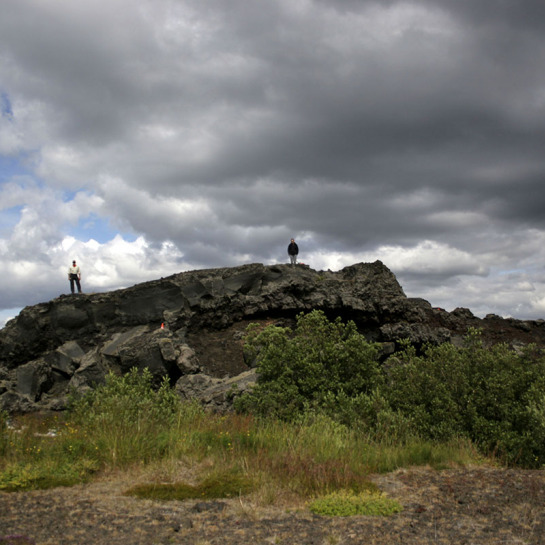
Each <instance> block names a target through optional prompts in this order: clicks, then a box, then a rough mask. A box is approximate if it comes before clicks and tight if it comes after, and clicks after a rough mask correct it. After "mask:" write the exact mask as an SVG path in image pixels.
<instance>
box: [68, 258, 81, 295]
mask: <svg viewBox="0 0 545 545" xmlns="http://www.w3.org/2000/svg"><path fill="white" fill-rule="evenodd" d="M68 280H70V291H71V292H72V293H74V284H76V286H77V288H78V293H81V283H80V280H81V270H80V268H79V265H78V264H77V263H76V262H75V261H72V266H71V267H68Z"/></svg>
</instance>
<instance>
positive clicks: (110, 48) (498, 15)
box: [0, 0, 545, 326]
mask: <svg viewBox="0 0 545 545" xmlns="http://www.w3.org/2000/svg"><path fill="white" fill-rule="evenodd" d="M544 66H545V2H543V0H457V1H456V2H454V1H452V0H449V1H447V0H412V1H399V0H381V1H372V0H267V1H263V0H78V1H77V2H68V1H63V0H2V16H1V17H0V276H1V278H2V281H1V283H0V326H2V325H3V324H4V323H5V321H6V320H7V319H8V318H11V317H13V316H15V315H16V314H17V313H18V312H19V311H20V310H21V309H22V308H23V307H25V306H27V305H33V304H37V303H40V302H44V301H48V300H50V299H52V298H54V297H57V296H58V295H60V294H63V293H68V292H69V285H68V280H67V268H68V266H69V265H70V262H71V261H72V259H76V260H77V261H78V264H79V265H80V266H81V270H82V287H83V289H84V291H85V292H86V293H94V292H101V291H107V290H112V289H117V288H120V287H127V286H131V285H134V284H136V283H138V282H143V281H146V280H151V279H156V278H160V277H163V276H168V275H171V274H174V273H177V272H182V271H187V270H195V269H202V268H215V267H231V266H237V265H242V264H246V263H264V264H274V263H288V262H289V259H288V256H287V250H286V249H287V245H288V243H289V240H290V238H292V237H293V238H295V240H296V242H297V243H298V245H299V248H300V254H299V260H300V261H301V262H303V263H305V264H308V265H309V266H310V267H311V268H313V269H316V270H327V269H330V270H339V269H341V268H343V267H345V266H347V265H352V264H354V263H359V262H373V261H375V260H377V259H378V260H381V261H382V262H383V263H384V264H385V265H386V266H387V267H388V268H389V269H390V270H391V271H392V272H393V273H394V274H395V275H396V277H397V279H398V281H399V283H400V284H401V286H402V287H403V289H404V291H405V293H406V294H407V295H408V296H409V297H422V298H424V299H426V300H428V301H429V302H430V303H431V304H432V305H433V306H439V307H442V308H445V309H446V310H449V311H450V310H453V309H454V308H457V307H465V308H469V309H471V311H472V312H473V313H474V314H476V315H477V316H485V315H486V314H490V313H493V314H498V315H500V316H513V317H515V318H520V319H539V318H545V273H544V266H545V183H544V182H545V153H544V150H545V70H544Z"/></svg>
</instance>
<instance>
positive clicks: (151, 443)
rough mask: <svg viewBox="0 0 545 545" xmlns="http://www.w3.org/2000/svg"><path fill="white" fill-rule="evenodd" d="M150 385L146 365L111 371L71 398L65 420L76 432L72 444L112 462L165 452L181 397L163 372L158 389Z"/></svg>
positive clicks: (80, 450)
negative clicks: (101, 381) (98, 383)
mask: <svg viewBox="0 0 545 545" xmlns="http://www.w3.org/2000/svg"><path fill="white" fill-rule="evenodd" d="M152 385H153V377H152V374H151V373H150V371H149V370H148V369H144V371H143V372H142V373H140V372H139V371H138V370H137V369H132V370H131V371H130V372H129V373H127V374H126V375H124V376H117V375H114V374H113V373H109V374H108V375H107V376H106V381H105V384H103V385H101V386H99V387H98V388H96V389H95V390H92V391H90V392H88V393H87V394H86V395H84V396H83V397H81V398H79V399H74V400H73V402H72V405H71V408H70V411H69V421H70V424H71V425H72V426H73V427H74V428H75V429H76V430H77V432H75V433H74V436H73V438H72V441H71V442H70V444H69V447H70V449H72V450H73V449H76V448H77V449H78V454H80V455H85V454H88V453H92V455H93V456H96V457H99V458H100V459H101V460H102V461H104V462H107V463H109V464H113V465H126V464H128V463H131V462H133V461H136V460H138V461H149V460H151V459H153V458H155V457H158V456H161V455H162V454H164V453H165V452H166V451H167V450H168V449H169V448H170V446H171V445H172V444H173V438H172V436H171V433H170V432H171V430H172V429H173V427H174V424H175V422H176V419H177V418H179V417H180V415H181V412H182V411H181V402H180V400H179V398H178V397H177V395H176V393H175V392H174V391H173V390H172V388H171V387H170V385H169V382H168V379H167V378H166V377H165V379H164V380H163V382H162V384H161V386H160V387H159V389H158V390H155V389H154V388H153V386H152Z"/></svg>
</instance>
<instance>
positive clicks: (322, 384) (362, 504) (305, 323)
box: [0, 312, 545, 515]
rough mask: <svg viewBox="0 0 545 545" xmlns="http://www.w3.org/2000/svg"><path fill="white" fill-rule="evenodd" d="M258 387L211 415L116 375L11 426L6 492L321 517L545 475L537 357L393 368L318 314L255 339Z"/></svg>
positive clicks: (508, 355) (3, 428) (504, 352)
mask: <svg viewBox="0 0 545 545" xmlns="http://www.w3.org/2000/svg"><path fill="white" fill-rule="evenodd" d="M245 349H246V350H247V351H248V353H249V355H250V356H251V357H254V358H255V359H256V362H257V365H258V367H259V371H260V375H259V376H260V379H259V383H258V384H257V387H256V388H255V389H254V391H253V392H251V393H248V394H244V395H242V396H240V397H238V398H237V401H236V407H237V412H236V413H232V414H228V415H218V414H206V413H205V412H204V411H203V409H202V408H201V407H200V405H199V404H198V403H183V402H181V401H180V400H179V398H178V397H177V396H176V395H175V393H174V392H173V391H172V389H171V388H170V387H169V385H168V382H167V381H166V380H165V382H163V384H162V385H161V386H160V388H158V389H154V388H153V387H152V378H151V374H150V373H149V372H148V371H145V372H143V373H138V372H137V371H136V370H133V371H131V372H130V373H128V374H127V375H125V376H122V377H120V376H116V375H114V374H110V375H108V376H107V378H106V382H105V384H104V385H102V386H100V387H98V388H97V389H96V390H94V391H91V392H89V393H87V394H86V395H84V396H82V397H80V398H75V399H73V400H72V403H71V406H70V409H69V410H68V411H67V412H66V413H64V414H63V415H62V419H59V418H51V417H49V418H47V419H45V420H44V419H43V418H42V419H39V418H37V417H36V415H34V416H30V415H29V416H27V417H22V418H19V419H17V420H16V421H15V422H14V423H10V425H8V418H7V415H6V414H4V413H0V490H3V491H12V490H26V489H32V488H45V487H51V486H70V485H73V484H75V483H81V482H85V481H87V480H89V479H92V478H96V477H95V476H96V475H97V474H98V475H105V474H110V473H111V472H125V471H130V472H131V475H133V476H134V477H133V478H132V480H133V483H134V485H133V486H132V488H130V489H129V490H127V491H126V493H128V494H132V495H135V496H137V497H148V498H155V499H185V498H204V499H209V498H224V497H233V496H239V495H249V496H250V497H251V498H252V501H254V502H255V503H256V504H261V505H266V504H281V503H283V502H285V503H291V504H293V503H295V504H300V503H302V502H309V503H308V505H309V508H311V509H312V510H313V511H314V512H316V513H321V514H325V515H348V514H356V513H357V514H362V513H367V514H388V513H393V512H396V509H398V508H399V506H397V504H395V502H393V501H392V500H390V499H389V498H387V497H386V496H383V495H381V494H380V493H379V491H377V490H376V489H375V488H374V487H373V485H372V484H371V483H370V481H369V480H368V475H369V474H370V473H374V472H386V471H392V470H395V469H397V468H401V467H409V466H419V465H429V466H432V467H435V468H443V467H451V466H453V465H457V464H467V463H477V462H479V461H480V460H482V459H483V457H484V456H493V457H494V458H495V459H496V460H500V461H501V462H506V463H508V464H512V465H515V464H518V465H521V466H523V467H542V466H543V465H544V464H545V359H544V357H543V355H542V354H541V352H540V351H538V350H536V349H535V348H533V347H529V348H528V349H527V350H525V351H524V352H522V353H515V352H513V351H511V350H508V348H507V347H506V346H497V347H494V348H491V349H485V348H484V347H483V346H482V343H481V341H480V339H479V334H478V332H476V331H472V332H470V335H468V338H467V342H466V345H465V346H464V347H463V348H456V347H454V346H451V345H442V346H437V347H427V348H426V349H425V350H424V351H423V353H417V352H416V351H415V350H414V349H413V348H411V347H410V346H408V345H406V346H405V347H404V350H403V351H402V352H399V353H397V354H396V356H395V357H392V358H390V359H389V360H387V361H386V362H381V361H380V359H379V347H378V345H376V344H373V343H368V342H367V341H366V340H365V339H364V338H363V337H362V336H361V335H360V334H359V333H358V332H357V330H356V327H355V326H354V324H353V323H351V322H349V323H348V324H343V323H341V321H340V320H336V321H334V322H330V321H328V320H327V319H326V317H325V316H324V315H323V314H322V313H320V312H311V313H310V314H307V315H300V316H299V317H298V321H297V327H296V329H295V331H291V330H289V329H285V328H279V327H274V326H269V327H267V328H264V329H261V330H260V329H259V328H257V327H256V326H252V327H251V328H250V330H249V332H248V336H247V339H246V347H245Z"/></svg>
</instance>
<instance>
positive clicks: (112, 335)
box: [0, 261, 545, 412]
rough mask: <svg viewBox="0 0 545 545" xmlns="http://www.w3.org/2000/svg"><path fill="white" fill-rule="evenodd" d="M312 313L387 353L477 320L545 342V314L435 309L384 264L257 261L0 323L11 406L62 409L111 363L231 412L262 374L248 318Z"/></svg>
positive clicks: (59, 304) (0, 393)
mask: <svg viewBox="0 0 545 545" xmlns="http://www.w3.org/2000/svg"><path fill="white" fill-rule="evenodd" d="M313 309H320V310H323V311H324V312H325V313H326V314H327V315H328V316H329V317H330V318H334V317H336V316H340V317H341V318H342V319H343V320H349V319H350V320H354V322H355V323H356V325H357V327H358V329H359V331H360V332H361V333H362V334H364V335H365V336H366V337H367V338H368V339H369V340H371V341H376V342H380V343H382V345H383V350H382V352H383V355H384V357H387V356H388V355H390V354H392V353H394V352H395V351H396V349H397V348H398V347H399V341H400V340H402V339H407V338H408V339H409V340H410V341H411V343H413V344H414V345H416V346H417V347H420V346H422V345H423V344H425V343H441V342H452V343H455V344H457V343H460V342H462V339H463V336H464V335H465V334H466V333H467V330H468V328H469V327H476V328H480V329H482V331H483V339H484V340H485V342H486V343H489V344H493V343H497V342H507V343H509V344H510V345H511V346H513V347H518V346H521V345H525V344H528V343H535V344H537V345H538V346H540V347H545V321H543V320H537V321H522V320H515V319H503V318H501V317H499V316H495V315H489V316H487V317H485V318H484V319H480V318H478V317H476V316H474V315H473V314H472V313H471V311H470V310H468V309H464V308H458V309H455V310H453V311H452V312H446V311H445V310H443V309H438V308H432V306H431V305H430V303H428V302H427V301H425V300H423V299H416V298H409V297H407V296H406V295H405V293H404V292H403V289H402V288H401V286H400V285H399V283H398V281H397V279H396V278H395V276H394V274H393V273H392V272H391V271H390V270H389V269H388V268H387V267H386V266H385V265H384V264H383V263H381V262H380V261H376V262H374V263H359V264H356V265H352V266H349V267H345V268H344V269H342V270H340V271H338V272H331V271H315V270H312V269H310V268H309V267H307V266H304V265H298V266H296V267H292V266H289V265H269V266H265V265H262V264H249V265H243V266H240V267H232V268H218V269H207V270H198V271H190V272H183V273H179V274H175V275H172V276H169V277H167V278H161V279H159V280H154V281H150V282H145V283H142V284H137V285H135V286H133V287H130V288H126V289H121V290H116V291H112V292H106V293H96V294H82V295H61V296H60V297H58V298H56V299H54V300H52V301H49V302H46V303H40V304H38V305H34V306H30V307H26V308H25V309H23V310H22V311H21V313H20V314H19V316H17V317H16V318H14V319H13V320H11V321H10V322H8V324H6V326H5V327H4V328H3V329H2V330H0V408H3V409H4V410H7V411H8V412H29V411H35V410H45V409H47V410H51V409H53V410H62V409H64V408H65V407H66V402H67V396H68V393H69V392H70V391H71V390H72V389H75V390H79V391H85V390H86V389H88V388H91V387H93V386H94V385H95V384H99V383H101V382H102V381H103V380H104V377H105V375H106V374H107V373H108V372H109V371H110V370H111V371H113V372H115V373H124V372H127V371H129V370H130V369H131V368H133V367H136V368H138V369H144V368H146V367H147V368H148V369H149V370H150V371H151V373H152V374H153V376H154V377H155V380H157V381H160V380H161V377H163V376H165V375H167V376H168V377H169V380H170V382H171V384H172V385H173V387H175V388H176V391H177V392H178V393H179V395H180V396H181V397H183V398H198V399H200V400H201V401H202V402H203V403H204V404H205V405H208V406H209V407H211V408H213V409H217V410H225V409H227V408H228V407H229V406H230V400H231V398H232V395H233V392H234V391H244V389H246V388H248V387H251V385H252V384H253V383H255V380H256V374H255V370H254V369H252V367H251V362H247V361H245V358H244V354H243V349H242V339H243V335H244V331H245V329H246V327H247V325H248V324H249V323H252V322H261V323H264V324H269V323H277V324H281V325H292V324H293V323H294V320H295V317H296V315H297V314H298V313H300V312H308V311H310V310H313Z"/></svg>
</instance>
